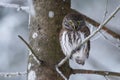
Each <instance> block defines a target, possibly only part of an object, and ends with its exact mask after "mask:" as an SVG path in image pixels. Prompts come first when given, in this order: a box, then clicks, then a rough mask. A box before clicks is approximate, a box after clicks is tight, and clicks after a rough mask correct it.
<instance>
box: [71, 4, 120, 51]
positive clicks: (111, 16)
mask: <svg viewBox="0 0 120 80" xmlns="http://www.w3.org/2000/svg"><path fill="white" fill-rule="evenodd" d="M119 10H120V5H119V6H118V7H117V8H116V10H115V11H114V12H113V13H112V14H111V15H110V16H109V17H108V19H106V20H105V21H104V22H103V23H101V24H100V25H99V27H98V29H97V30H95V31H94V32H92V33H91V35H89V36H88V37H86V38H85V40H83V41H82V43H81V44H79V45H78V47H76V48H75V51H76V50H77V49H79V48H80V47H81V45H83V44H84V43H86V42H87V41H88V40H89V39H90V38H92V37H93V36H94V35H95V34H96V33H98V32H99V31H100V30H101V29H102V28H103V27H104V25H106V24H107V23H108V22H109V21H110V20H111V19H112V18H113V17H114V15H115V14H116V13H117V12H118V11H119ZM72 52H74V50H73V51H72Z"/></svg>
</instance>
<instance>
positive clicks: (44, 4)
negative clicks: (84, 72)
mask: <svg viewBox="0 0 120 80" xmlns="http://www.w3.org/2000/svg"><path fill="white" fill-rule="evenodd" d="M33 5H34V8H35V12H36V15H35V16H32V17H31V22H30V37H29V41H30V45H31V46H32V48H33V50H34V51H35V53H36V55H37V56H38V58H39V59H41V60H43V63H42V64H41V65H39V64H37V62H36V61H35V60H34V59H33V57H32V56H31V55H30V56H29V61H28V80H63V78H62V77H61V76H60V75H59V74H58V73H57V72H56V70H55V65H56V64H57V63H58V62H59V61H60V60H61V59H62V58H63V57H64V55H63V53H62V51H61V48H60V45H59V32H60V29H61V26H62V24H61V23H62V20H63V17H64V16H65V15H66V14H67V13H68V12H69V10H70V0H33ZM61 70H62V72H63V74H65V75H66V76H67V77H69V75H70V73H71V69H70V68H69V65H68V64H65V65H63V67H62V68H61Z"/></svg>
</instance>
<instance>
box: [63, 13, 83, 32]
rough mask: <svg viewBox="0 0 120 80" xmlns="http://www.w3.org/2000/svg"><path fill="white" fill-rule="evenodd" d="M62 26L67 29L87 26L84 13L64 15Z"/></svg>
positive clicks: (78, 28) (74, 29)
mask: <svg viewBox="0 0 120 80" xmlns="http://www.w3.org/2000/svg"><path fill="white" fill-rule="evenodd" d="M62 26H63V28H65V29H68V30H73V31H77V30H80V29H81V28H82V27H84V26H85V21H84V19H83V17H82V15H80V14H75V13H70V14H67V15H66V16H65V17H64V19H63V22H62Z"/></svg>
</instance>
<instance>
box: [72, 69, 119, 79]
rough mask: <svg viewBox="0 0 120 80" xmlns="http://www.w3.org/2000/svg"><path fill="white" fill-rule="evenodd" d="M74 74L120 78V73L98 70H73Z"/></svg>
mask: <svg viewBox="0 0 120 80" xmlns="http://www.w3.org/2000/svg"><path fill="white" fill-rule="evenodd" d="M72 72H73V74H76V73H80V74H96V75H102V76H119V77H120V73H118V72H110V71H97V70H86V69H73V71H72Z"/></svg>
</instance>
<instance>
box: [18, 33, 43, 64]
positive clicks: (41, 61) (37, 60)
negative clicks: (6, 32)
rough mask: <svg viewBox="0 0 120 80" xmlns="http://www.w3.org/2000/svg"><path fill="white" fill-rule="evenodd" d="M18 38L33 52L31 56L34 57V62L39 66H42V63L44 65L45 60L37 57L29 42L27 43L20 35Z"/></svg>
mask: <svg viewBox="0 0 120 80" xmlns="http://www.w3.org/2000/svg"><path fill="white" fill-rule="evenodd" d="M18 37H19V38H20V39H21V40H22V41H23V42H24V43H25V44H26V46H27V47H28V49H29V50H30V51H31V55H32V56H33V58H34V60H35V61H36V62H37V63H38V65H40V64H41V63H43V60H40V59H39V58H38V56H36V54H35V52H34V50H33V49H32V47H31V46H30V45H29V44H28V43H27V41H25V40H24V39H23V38H22V37H21V36H20V35H18Z"/></svg>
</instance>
